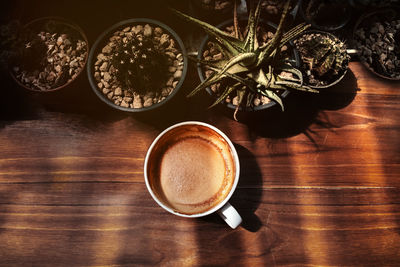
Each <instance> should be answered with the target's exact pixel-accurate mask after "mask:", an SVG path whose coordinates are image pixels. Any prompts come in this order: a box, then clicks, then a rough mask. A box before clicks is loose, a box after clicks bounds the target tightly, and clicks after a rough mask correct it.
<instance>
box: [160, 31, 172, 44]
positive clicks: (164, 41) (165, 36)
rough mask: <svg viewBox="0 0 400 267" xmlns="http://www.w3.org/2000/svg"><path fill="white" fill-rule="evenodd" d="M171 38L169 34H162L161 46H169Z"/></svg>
mask: <svg viewBox="0 0 400 267" xmlns="http://www.w3.org/2000/svg"><path fill="white" fill-rule="evenodd" d="M169 40H170V38H169V35H168V34H166V33H164V34H163V35H161V38H160V45H161V46H168V45H169Z"/></svg>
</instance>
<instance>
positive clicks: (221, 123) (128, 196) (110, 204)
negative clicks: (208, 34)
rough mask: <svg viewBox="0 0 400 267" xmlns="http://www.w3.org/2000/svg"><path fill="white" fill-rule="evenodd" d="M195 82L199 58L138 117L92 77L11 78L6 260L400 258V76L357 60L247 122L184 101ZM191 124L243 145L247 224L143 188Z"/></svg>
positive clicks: (5, 93)
mask: <svg viewBox="0 0 400 267" xmlns="http://www.w3.org/2000/svg"><path fill="white" fill-rule="evenodd" d="M84 10H85V9H84ZM84 10H83V11H81V12H82V13H84ZM24 12H25V13H29V12H28V11H27V10H26V9H25V11H24ZM25 13H24V14H25ZM29 14H30V13H29ZM40 14H41V13H40ZM77 17H78V16H77ZM110 25H111V24H110ZM98 27H99V28H100V27H101V25H100V26H98ZM97 33H99V32H97ZM92 34H93V35H95V34H96V32H94V33H93V32H92ZM197 83H198V78H197V76H196V73H195V70H194V67H193V66H191V69H190V71H189V75H188V77H187V80H186V82H185V86H184V88H183V90H182V93H181V94H180V95H179V96H178V97H177V99H176V100H175V101H174V102H172V103H171V104H170V105H168V106H167V107H166V108H165V110H163V111H162V112H161V111H160V112H155V113H151V114H144V115H131V114H126V113H120V112H117V111H114V110H112V109H110V108H109V107H108V106H106V105H105V104H104V103H102V102H100V100H98V99H97V98H96V96H95V95H94V93H93V92H92V91H91V89H90V87H89V85H88V83H87V78H86V77H85V76H84V75H83V76H81V77H80V78H79V79H78V80H77V81H76V82H75V83H74V84H72V85H71V86H70V87H68V88H67V90H64V92H59V93H56V94H49V95H35V94H31V93H29V92H27V91H24V90H22V89H21V88H18V87H17V86H16V85H15V84H14V83H13V82H12V81H10V80H9V79H4V81H2V85H1V86H0V88H1V92H2V97H1V98H0V266H132V265H165V266H192V265H195V266H200V265H235V266H274V265H293V266H297V265H301V266H304V265H306V266H322V265H323V266H326V265H330V266H399V265H400V109H399V104H398V103H399V102H400V83H398V82H397V83H396V82H387V81H384V80H382V79H380V78H377V77H375V76H373V75H372V74H371V73H370V72H368V71H367V70H366V69H365V68H364V67H363V66H361V65H360V64H359V63H351V64H350V71H349V73H348V74H347V76H346V77H345V80H344V81H343V82H342V83H341V84H340V86H338V87H337V88H335V90H334V91H328V92H324V93H322V94H320V95H318V96H308V97H304V96H301V95H295V94H291V95H289V97H288V99H286V102H287V111H286V112H285V113H281V112H280V111H278V110H276V109H272V110H270V111H268V112H267V113H266V114H263V116H262V117H260V116H259V117H256V118H254V119H252V120H250V121H247V122H246V123H238V122H235V121H233V120H232V119H231V118H230V117H229V116H226V115H224V114H223V110H220V109H213V110H207V109H206V107H207V104H208V103H207V101H209V100H208V99H207V98H206V97H205V96H204V95H200V96H199V97H196V98H193V99H189V100H187V99H186V98H185V94H186V93H187V92H189V91H190V89H191V88H193V86H194V85H195V84H197ZM186 120H200V121H204V122H208V123H210V124H212V125H215V126H216V127H218V128H219V129H221V130H222V131H223V132H225V133H226V134H227V135H228V136H229V137H230V138H231V140H232V141H233V142H234V143H235V145H236V148H237V150H238V154H239V157H240V162H241V166H242V173H241V177H240V182H239V186H238V188H237V190H236V192H235V194H234V195H233V197H232V199H231V201H230V202H231V203H232V204H233V205H234V206H235V207H236V208H237V209H238V211H239V213H240V214H241V215H242V217H243V220H244V223H243V225H242V226H241V227H239V228H238V229H235V230H232V229H230V228H229V227H228V226H227V225H226V224H225V223H224V222H223V221H222V220H221V219H220V218H219V217H218V216H217V215H210V216H207V217H204V218H200V219H185V218H180V217H177V216H174V215H172V214H169V213H168V212H166V211H164V210H163V209H162V208H160V207H158V206H157V205H156V203H155V202H154V201H153V199H152V198H151V196H150V194H149V193H148V192H147V189H146V186H145V184H144V179H143V159H144V156H145V154H146V150H147V148H148V147H149V145H150V143H151V142H152V140H153V139H154V138H155V137H156V136H157V134H158V133H159V132H161V131H162V130H163V129H165V128H166V127H167V126H170V125H172V124H174V123H176V122H179V121H186Z"/></svg>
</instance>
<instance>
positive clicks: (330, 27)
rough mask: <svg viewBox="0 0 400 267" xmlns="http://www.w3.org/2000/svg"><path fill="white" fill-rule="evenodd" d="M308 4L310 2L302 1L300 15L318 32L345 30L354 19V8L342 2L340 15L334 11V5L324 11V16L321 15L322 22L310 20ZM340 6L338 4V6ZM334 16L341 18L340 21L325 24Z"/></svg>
mask: <svg viewBox="0 0 400 267" xmlns="http://www.w3.org/2000/svg"><path fill="white" fill-rule="evenodd" d="M327 2H328V1H327ZM307 3H308V1H305V0H300V1H299V13H300V15H301V17H302V18H303V19H304V20H305V21H306V22H307V23H309V24H311V26H312V27H313V28H314V29H317V30H321V31H336V30H340V29H342V28H344V27H345V26H346V25H347V24H348V23H349V21H350V20H351V17H352V8H351V6H350V5H349V4H348V3H346V1H342V2H341V3H340V5H341V6H338V7H339V8H340V9H342V10H341V11H342V12H341V13H340V14H338V13H337V12H335V11H334V10H332V8H334V7H335V4H334V3H333V5H332V6H331V8H329V7H327V8H326V11H324V14H323V15H321V20H320V21H319V20H318V19H312V18H309V17H308V16H307V15H306V6H305V5H306V4H307ZM336 5H338V4H336ZM330 16H333V17H335V18H338V17H339V18H340V21H337V22H336V21H335V23H328V22H327V23H323V21H327V17H330Z"/></svg>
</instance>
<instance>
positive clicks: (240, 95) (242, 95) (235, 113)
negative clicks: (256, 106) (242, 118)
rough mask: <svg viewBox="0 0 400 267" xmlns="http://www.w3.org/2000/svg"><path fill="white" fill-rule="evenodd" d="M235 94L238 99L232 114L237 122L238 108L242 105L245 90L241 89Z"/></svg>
mask: <svg viewBox="0 0 400 267" xmlns="http://www.w3.org/2000/svg"><path fill="white" fill-rule="evenodd" d="M236 92H237V97H238V104H237V106H236V109H235V112H234V113H233V118H234V119H235V120H236V121H237V120H238V119H237V113H238V111H239V108H240V106H241V105H242V102H243V99H244V95H245V94H246V90H245V89H243V88H241V89H238V90H236Z"/></svg>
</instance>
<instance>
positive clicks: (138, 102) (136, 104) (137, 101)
mask: <svg viewBox="0 0 400 267" xmlns="http://www.w3.org/2000/svg"><path fill="white" fill-rule="evenodd" d="M142 107H143V104H142V100H141V98H140V96H136V97H135V98H134V99H133V108H142Z"/></svg>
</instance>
